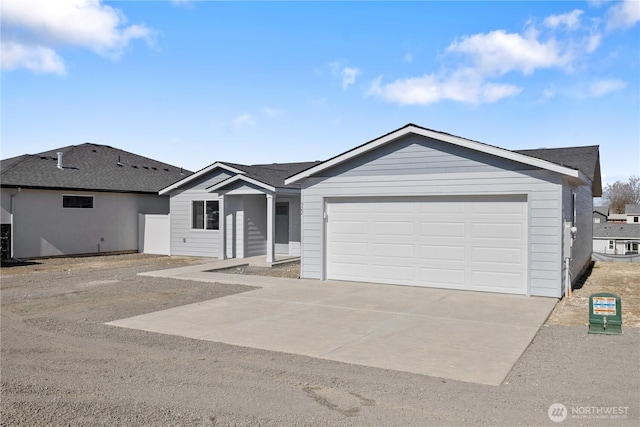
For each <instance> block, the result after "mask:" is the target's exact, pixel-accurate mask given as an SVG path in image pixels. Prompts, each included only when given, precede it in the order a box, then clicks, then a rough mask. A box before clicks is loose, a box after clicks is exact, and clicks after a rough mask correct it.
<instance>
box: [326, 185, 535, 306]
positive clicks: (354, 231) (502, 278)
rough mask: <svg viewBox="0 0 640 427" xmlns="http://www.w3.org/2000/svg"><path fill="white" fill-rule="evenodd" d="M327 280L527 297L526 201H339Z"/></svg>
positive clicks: (333, 207) (332, 210) (333, 209)
mask: <svg viewBox="0 0 640 427" xmlns="http://www.w3.org/2000/svg"><path fill="white" fill-rule="evenodd" d="M327 211H328V228H327V278H328V279H336V280H352V281H361V282H374V283H389V284H399V285H412V286H428V287H439V288H450V289H464V290H474V291H487V292H505V293H518V294H524V293H526V266H527V260H526V253H527V251H526V240H527V239H526V230H527V203H526V196H495V197H494V196H478V197H424V198H395V197H394V198H392V197H388V198H379V199H350V200H332V201H330V203H328V204H327Z"/></svg>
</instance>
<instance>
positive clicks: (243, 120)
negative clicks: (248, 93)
mask: <svg viewBox="0 0 640 427" xmlns="http://www.w3.org/2000/svg"><path fill="white" fill-rule="evenodd" d="M231 123H232V124H233V128H234V129H236V130H238V129H240V128H243V127H246V126H253V125H254V124H255V121H254V120H253V116H252V115H251V114H241V115H239V116H236V117H235V118H234V119H233V121H232V122H231Z"/></svg>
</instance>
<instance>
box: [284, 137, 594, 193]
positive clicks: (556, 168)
mask: <svg viewBox="0 0 640 427" xmlns="http://www.w3.org/2000/svg"><path fill="white" fill-rule="evenodd" d="M409 134H415V135H420V136H425V137H427V138H432V139H436V140H439V141H443V142H446V143H449V144H453V145H457V146H459V147H464V148H468V149H471V150H475V151H480V152H483V153H486V154H490V155H493V156H496V157H502V158H504V159H508V160H513V161H516V162H519V163H524V164H527V165H531V166H535V167H538V168H541V169H546V170H550V171H553V172H557V173H560V174H562V175H567V176H570V177H573V178H578V179H580V180H584V179H585V178H586V177H585V176H584V174H582V173H581V172H580V171H578V170H576V169H571V168H568V167H565V166H560V165H558V164H556V163H552V162H548V161H546V160H540V159H536V158H535V157H530V156H527V155H524V154H519V153H516V152H513V151H510V150H507V149H504V148H498V147H494V146H491V145H486V144H482V143H480V142H476V141H471V140H468V139H464V138H460V137H458V136H454V135H448V134H442V133H440V132H435V131H432V130H429V129H423V128H420V127H417V126H415V125H409V126H405V127H403V128H402V129H398V130H396V131H394V132H392V133H390V134H387V135H385V136H382V137H380V138H378V139H374V140H373V141H371V142H368V143H366V144H364V145H361V146H360V147H357V148H355V149H352V150H349V151H347V152H345V153H342V154H340V155H338V156H336V157H334V158H332V159H329V160H327V161H326V162H323V163H320V164H319V165H317V166H314V167H312V168H310V169H307V170H305V171H302V172H300V173H298V174H296V175H293V176H290V177H289V178H287V179H285V181H284V183H285V185H289V184H293V183H296V182H298V181H300V180H302V179H305V178H309V177H310V176H312V175H314V174H316V173H319V172H322V171H323V170H326V169H329V168H331V167H333V166H336V165H338V164H340V163H344V162H346V161H348V160H351V159H353V158H355V157H358V156H360V155H362V154H364V153H367V152H369V151H371V150H374V149H376V148H378V147H380V146H383V145H385V144H388V143H390V142H392V141H395V140H396V139H398V138H401V137H403V136H406V135H409ZM586 182H590V181H589V180H588V179H587V181H586Z"/></svg>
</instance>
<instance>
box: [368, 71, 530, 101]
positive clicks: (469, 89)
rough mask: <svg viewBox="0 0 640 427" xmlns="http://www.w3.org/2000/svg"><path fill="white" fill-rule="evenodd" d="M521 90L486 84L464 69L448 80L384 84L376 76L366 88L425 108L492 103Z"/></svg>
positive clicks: (421, 79)
mask: <svg viewBox="0 0 640 427" xmlns="http://www.w3.org/2000/svg"><path fill="white" fill-rule="evenodd" d="M521 91H522V89H521V88H519V87H517V86H514V85H510V84H499V83H493V82H486V81H484V80H483V79H482V78H481V77H480V76H478V75H477V74H475V73H474V72H473V70H470V69H466V70H460V71H459V72H457V73H454V74H453V75H451V76H448V77H439V76H436V75H434V74H425V75H423V76H422V77H413V78H405V79H398V80H395V81H393V82H391V83H387V84H385V85H383V84H382V77H378V78H377V79H376V80H374V81H373V82H372V84H371V86H370V87H369V91H368V94H369V95H377V96H380V97H382V98H384V99H386V100H387V101H390V102H393V103H396V104H400V105H429V104H434V103H436V102H440V101H444V100H450V101H456V102H462V103H466V104H480V103H492V102H496V101H498V100H500V99H502V98H506V97H509V96H514V95H517V94H519V93H520V92H521Z"/></svg>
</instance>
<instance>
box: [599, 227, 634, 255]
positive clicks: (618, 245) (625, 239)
mask: <svg viewBox="0 0 640 427" xmlns="http://www.w3.org/2000/svg"><path fill="white" fill-rule="evenodd" d="M639 243H640V224H617V223H607V224H593V252H599V253H603V254H614V255H631V254H637V253H638V244H639Z"/></svg>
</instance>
